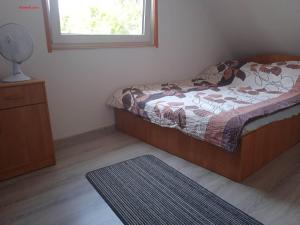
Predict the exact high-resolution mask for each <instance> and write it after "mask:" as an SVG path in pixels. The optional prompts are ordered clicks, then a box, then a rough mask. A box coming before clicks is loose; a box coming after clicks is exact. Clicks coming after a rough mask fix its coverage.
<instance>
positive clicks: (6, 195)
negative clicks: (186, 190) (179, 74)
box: [0, 132, 300, 225]
mask: <svg viewBox="0 0 300 225" xmlns="http://www.w3.org/2000/svg"><path fill="white" fill-rule="evenodd" d="M143 154H153V155H155V156H157V157H158V158H160V159H162V160H163V161H165V162H166V163H168V164H169V165H171V166H173V167H174V168H176V169H177V170H179V171H180V172H182V173H184V174H185V175H187V176H188V177H190V178H192V179H193V180H195V181H197V182H198V183H199V184H201V185H202V186H204V187H206V188H207V189H208V190H210V191H212V192H213V193H215V194H216V195H218V196H220V197H221V198H223V199H224V200H226V201H227V202H229V203H231V204H233V205H234V206H236V207H238V208H240V209H241V210H243V211H245V212H246V213H248V214H249V215H251V216H253V217H254V218H256V219H257V220H259V221H261V222H262V223H264V224H272V225H289V224H290V225H291V224H295V225H298V224H300V145H298V146H296V147H294V148H293V149H291V150H290V151H289V152H287V153H285V154H284V155H282V156H281V157H280V158H278V159H277V160H275V161H273V162H272V163H270V164H269V165H267V166H266V167H265V168H264V169H262V170H261V171H259V172H258V173H256V174H255V175H253V176H252V177H250V178H248V179H247V180H246V181H245V182H243V183H242V184H239V183H234V182H232V181H230V180H228V179H226V178H224V177H221V176H219V175H216V174H214V173H212V172H209V171H207V170H205V169H202V168H201V167H198V166H196V165H193V164H191V163H189V162H186V161H184V160H182V159H179V158H177V157H175V156H172V155H170V154H168V153H166V152H163V151H160V150H158V149H156V148H154V147H151V146H149V145H146V144H144V143H142V142H139V141H137V140H136V139H133V138H131V137H128V136H126V135H124V134H122V133H119V132H110V133H109V134H106V135H103V136H101V137H90V138H82V139H81V140H78V141H76V142H73V143H65V144H60V146H58V147H57V165H56V166H55V167H52V168H47V169H43V170H40V171H38V172H35V173H32V174H30V175H25V176H21V177H18V178H15V179H13V180H9V181H6V182H2V183H0V224H1V225H10V224H24V225H49V224H51V225H52V224H53V225H68V224H70V225H98V224H99V225H100V224H101V225H106V224H107V225H109V224H121V222H120V221H119V219H118V218H117V217H116V216H115V215H114V213H113V212H112V211H111V210H110V208H109V207H108V206H107V205H106V204H105V202H104V201H103V200H102V199H101V198H100V196H99V195H98V194H97V193H96V191H95V190H94V189H93V188H92V186H91V185H90V184H89V183H88V181H87V180H86V179H85V177H84V175H85V173H86V172H88V171H91V170H94V169H97V168H100V167H103V166H107V165H110V164H113V163H115V162H119V161H123V160H126V159H129V158H134V157H136V156H140V155H143Z"/></svg>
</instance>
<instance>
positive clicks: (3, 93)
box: [0, 83, 46, 109]
mask: <svg viewBox="0 0 300 225" xmlns="http://www.w3.org/2000/svg"><path fill="white" fill-rule="evenodd" d="M43 102H46V96H45V92H44V87H43V83H37V84H31V85H23V86H12V87H5V88H1V89H0V109H8V108H14V107H19V106H25V105H31V104H37V103H43Z"/></svg>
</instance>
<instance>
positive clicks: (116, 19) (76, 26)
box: [59, 0, 144, 35]
mask: <svg viewBox="0 0 300 225" xmlns="http://www.w3.org/2000/svg"><path fill="white" fill-rule="evenodd" d="M59 13H60V26H61V28H60V29H61V33H62V34H86V35H95V34H99V35H142V34H143V16H144V1H143V0H81V1H78V0H77V1H74V0H59Z"/></svg>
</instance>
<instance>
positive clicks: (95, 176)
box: [86, 155, 261, 225]
mask: <svg viewBox="0 0 300 225" xmlns="http://www.w3.org/2000/svg"><path fill="white" fill-rule="evenodd" d="M86 176H87V179H88V180H89V181H90V182H91V184H92V185H93V186H94V188H95V189H96V190H97V191H98V193H99V194H100V195H101V196H102V197H103V198H104V200H105V201H106V202H107V204H108V205H109V206H110V207H111V208H112V210H113V211H114V212H115V213H116V214H117V215H118V217H119V218H120V219H121V221H122V222H123V223H124V224H125V225H161V224H164V225H192V224H203V225H209V224H218V225H219V224H224V225H225V224H226V225H227V224H237V225H241V224H242V225H247V224H248V225H254V224H255V225H256V224H261V223H260V222H258V221H256V220H255V219H253V218H252V217H250V216H248V215H247V214H245V213H243V212H242V211H241V210H239V209H237V208H235V207H234V206H232V205H230V204H229V203H227V202H225V201H224V200H222V199H221V198H219V197H218V196H216V195H215V194H213V193H211V192H209V191H208V190H206V189H205V188H204V187H202V186H200V185H199V184H197V183H196V182H195V181H193V180H191V179H189V178H188V177H186V176H185V175H183V174H181V173H180V172H178V171H177V170H175V169H173V168H172V167H170V166H168V165H167V164H165V163H164V162H162V161H161V160H159V159H158V158H156V157H154V156H151V155H145V156H141V157H138V158H135V159H131V160H127V161H124V162H121V163H117V164H115V165H112V166H108V167H105V168H102V169H99V170H95V171H92V172H89V173H88V174H87V175H86Z"/></svg>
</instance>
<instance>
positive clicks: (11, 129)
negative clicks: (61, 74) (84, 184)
mask: <svg viewBox="0 0 300 225" xmlns="http://www.w3.org/2000/svg"><path fill="white" fill-rule="evenodd" d="M54 164H55V155H54V145H53V139H52V133H51V127H50V120H49V112H48V104H47V97H46V90H45V83H44V81H40V80H31V81H25V82H20V83H0V181H2V180H5V179H8V178H11V177H14V176H17V175H21V174H24V173H27V172H30V171H33V170H37V169H40V168H43V167H46V166H51V165H54Z"/></svg>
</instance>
